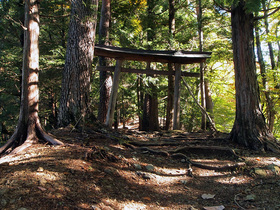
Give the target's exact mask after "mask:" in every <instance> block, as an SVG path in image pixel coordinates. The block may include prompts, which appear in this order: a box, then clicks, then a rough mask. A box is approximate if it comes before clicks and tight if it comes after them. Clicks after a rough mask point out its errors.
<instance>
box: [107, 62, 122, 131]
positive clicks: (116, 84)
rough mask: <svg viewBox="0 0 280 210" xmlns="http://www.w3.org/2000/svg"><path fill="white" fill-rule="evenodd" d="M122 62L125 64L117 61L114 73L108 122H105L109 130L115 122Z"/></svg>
mask: <svg viewBox="0 0 280 210" xmlns="http://www.w3.org/2000/svg"><path fill="white" fill-rule="evenodd" d="M122 62H123V61H122V60H117V63H116V68H115V72H114V78H113V85H112V91H111V95H110V101H109V106H108V111H107V116H106V122H105V125H107V126H108V127H109V128H111V127H112V125H113V120H114V112H115V108H116V102H117V95H118V89H119V82H120V76H121V66H122Z"/></svg>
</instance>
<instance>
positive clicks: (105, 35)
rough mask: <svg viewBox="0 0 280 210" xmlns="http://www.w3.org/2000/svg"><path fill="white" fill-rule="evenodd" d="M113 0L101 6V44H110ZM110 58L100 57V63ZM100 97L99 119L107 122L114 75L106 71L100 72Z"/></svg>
mask: <svg viewBox="0 0 280 210" xmlns="http://www.w3.org/2000/svg"><path fill="white" fill-rule="evenodd" d="M110 8H111V0H103V1H102V8H101V18H100V24H99V44H103V45H109V43H108V42H109V27H110V20H111V11H110ZM107 64H108V60H107V59H106V58H105V57H99V65H100V66H107ZM99 75H100V76H99V83H100V97H99V108H98V120H99V121H100V122H101V123H105V121H106V115H107V111H108V105H109V100H110V92H111V88H112V76H111V75H110V74H109V73H108V72H106V71H100V73H99Z"/></svg>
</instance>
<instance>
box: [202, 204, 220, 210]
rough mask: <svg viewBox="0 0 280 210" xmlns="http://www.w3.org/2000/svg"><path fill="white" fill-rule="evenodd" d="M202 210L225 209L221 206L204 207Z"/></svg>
mask: <svg viewBox="0 0 280 210" xmlns="http://www.w3.org/2000/svg"><path fill="white" fill-rule="evenodd" d="M203 209H204V210H223V209H225V207H224V206H223V205H221V206H205V207H203Z"/></svg>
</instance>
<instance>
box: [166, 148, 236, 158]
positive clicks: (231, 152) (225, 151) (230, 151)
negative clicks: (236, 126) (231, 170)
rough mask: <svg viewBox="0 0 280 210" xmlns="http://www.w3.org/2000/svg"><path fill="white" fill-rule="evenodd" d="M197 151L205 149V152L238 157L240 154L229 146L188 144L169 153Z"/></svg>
mask: <svg viewBox="0 0 280 210" xmlns="http://www.w3.org/2000/svg"><path fill="white" fill-rule="evenodd" d="M190 151H191V152H194V151H195V152H196V151H203V153H204V154H205V153H217V152H219V153H223V154H225V155H229V156H232V157H234V158H235V159H238V158H239V156H238V155H237V154H236V153H235V151H234V150H233V149H231V148H229V147H219V146H186V147H182V148H178V149H176V150H170V151H168V152H169V153H172V154H174V153H183V152H190Z"/></svg>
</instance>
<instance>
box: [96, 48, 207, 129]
mask: <svg viewBox="0 0 280 210" xmlns="http://www.w3.org/2000/svg"><path fill="white" fill-rule="evenodd" d="M94 54H95V56H103V57H109V58H114V59H116V66H112V67H106V66H98V67H97V70H99V71H114V78H113V85H112V92H111V96H110V101H109V106H108V112H107V116H106V122H105V124H106V125H107V126H109V127H112V124H113V117H114V112H115V107H116V102H117V93H118V87H119V80H120V73H121V72H129V73H140V74H149V75H155V74H156V75H170V74H172V75H175V82H174V103H173V108H174V114H173V129H174V130H176V129H178V128H179V114H180V111H179V99H180V81H181V76H187V77H199V76H200V74H199V73H190V72H183V71H181V65H182V64H193V63H202V62H205V60H206V59H207V58H210V57H211V53H210V52H188V51H160V50H136V49H127V48H119V47H112V46H104V45H95V48H94ZM125 60H133V61H145V62H147V63H148V62H160V63H174V64H175V71H173V72H170V71H159V70H151V69H131V68H122V63H123V61H125Z"/></svg>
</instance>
